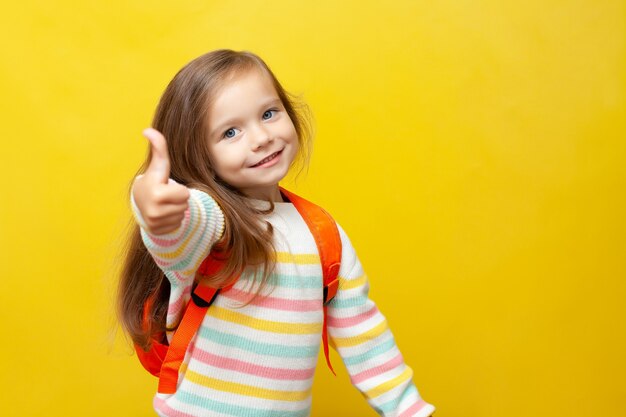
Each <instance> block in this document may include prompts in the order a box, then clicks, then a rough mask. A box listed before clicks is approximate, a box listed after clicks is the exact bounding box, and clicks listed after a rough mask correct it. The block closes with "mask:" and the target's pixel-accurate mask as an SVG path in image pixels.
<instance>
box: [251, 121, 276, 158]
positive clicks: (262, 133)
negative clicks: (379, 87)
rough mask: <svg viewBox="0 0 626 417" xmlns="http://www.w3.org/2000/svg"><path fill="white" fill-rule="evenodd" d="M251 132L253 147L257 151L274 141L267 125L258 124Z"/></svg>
mask: <svg viewBox="0 0 626 417" xmlns="http://www.w3.org/2000/svg"><path fill="white" fill-rule="evenodd" d="M250 133H251V135H250V136H251V139H250V141H251V143H252V149H253V150H255V151H256V150H258V149H261V148H263V147H264V146H265V145H267V144H268V143H269V142H271V141H272V135H271V134H270V132H269V130H268V129H267V127H265V126H264V125H262V124H258V125H256V126H255V127H254V128H253V129H252V131H251V132H250Z"/></svg>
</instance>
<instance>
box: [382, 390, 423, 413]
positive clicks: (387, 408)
mask: <svg viewBox="0 0 626 417" xmlns="http://www.w3.org/2000/svg"><path fill="white" fill-rule="evenodd" d="M410 396H415V397H417V398H419V392H418V391H417V388H415V385H409V386H408V387H407V388H406V389H405V390H404V392H403V393H402V395H400V397H399V398H394V399H392V400H389V401H387V402H385V403H383V404H381V405H379V406H377V407H376V409H377V410H379V413H389V412H391V411H393V410H395V409H396V408H398V406H399V405H400V404H402V402H403V401H405V399H406V398H407V397H410Z"/></svg>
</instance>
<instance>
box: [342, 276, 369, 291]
mask: <svg viewBox="0 0 626 417" xmlns="http://www.w3.org/2000/svg"><path fill="white" fill-rule="evenodd" d="M366 283H367V276H365V274H363V275H361V276H360V277H358V278H355V279H346V278H343V277H339V290H352V289H354V288H358V287H362V286H364V285H365V284H366Z"/></svg>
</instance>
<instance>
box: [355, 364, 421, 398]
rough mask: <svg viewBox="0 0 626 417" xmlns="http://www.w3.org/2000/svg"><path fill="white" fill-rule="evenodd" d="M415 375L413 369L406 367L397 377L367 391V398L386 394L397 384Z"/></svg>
mask: <svg viewBox="0 0 626 417" xmlns="http://www.w3.org/2000/svg"><path fill="white" fill-rule="evenodd" d="M412 375H413V371H412V370H411V368H408V367H407V368H406V369H405V370H404V372H402V373H401V374H400V375H398V376H397V377H395V378H393V379H390V380H389V381H385V382H383V383H382V384H380V385H378V386H376V387H374V388H372V389H370V390H368V391H366V392H365V396H366V397H367V398H376V397H378V396H379V395H381V394H384V393H385V392H387V391H389V390H392V389H393V388H395V387H396V386H398V385H400V384H401V383H403V382H405V381H407V380H408V379H410V378H411V376H412Z"/></svg>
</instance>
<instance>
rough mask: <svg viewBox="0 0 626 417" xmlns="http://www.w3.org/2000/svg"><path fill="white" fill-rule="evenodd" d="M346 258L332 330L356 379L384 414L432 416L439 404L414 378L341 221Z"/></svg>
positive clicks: (332, 314) (333, 340) (332, 310)
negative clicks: (423, 394)
mask: <svg viewBox="0 0 626 417" xmlns="http://www.w3.org/2000/svg"><path fill="white" fill-rule="evenodd" d="M339 232H340V236H341V240H342V245H343V249H342V260H341V268H340V271H339V279H340V281H339V290H338V291H337V295H336V296H335V298H334V299H333V300H332V301H331V302H330V304H329V307H328V333H329V336H330V342H331V344H332V346H333V347H334V348H335V350H337V352H338V353H339V355H340V356H341V358H342V360H343V362H344V364H345V366H346V369H347V370H348V373H349V375H350V380H351V382H352V384H353V385H354V386H355V387H356V388H357V389H358V390H359V391H360V392H361V393H362V394H363V395H364V396H365V398H366V399H367V402H368V403H369V404H370V405H371V406H372V408H374V410H376V412H377V413H378V414H380V415H381V416H385V417H392V416H393V417H426V416H430V415H431V414H432V413H433V412H434V411H435V407H434V406H433V405H431V404H429V403H427V402H425V401H424V400H423V399H422V398H421V396H420V394H419V392H418V390H417V388H416V387H415V385H414V383H413V370H412V369H411V368H410V367H408V366H407V365H406V364H405V363H404V359H403V357H402V354H401V353H400V351H399V349H398V347H397V346H396V343H395V341H394V338H393V335H392V333H391V331H390V329H389V326H388V325H387V321H386V319H385V317H384V316H383V315H382V314H381V312H380V311H379V310H378V308H377V307H376V305H375V304H374V302H373V301H372V300H371V299H370V298H369V297H368V292H369V283H368V281H367V276H366V275H365V273H364V272H363V268H362V266H361V263H360V261H359V259H358V257H357V256H356V252H355V250H354V248H353V247H352V244H351V243H350V240H349V238H348V237H347V235H346V234H345V232H344V231H343V229H342V228H341V227H339Z"/></svg>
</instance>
